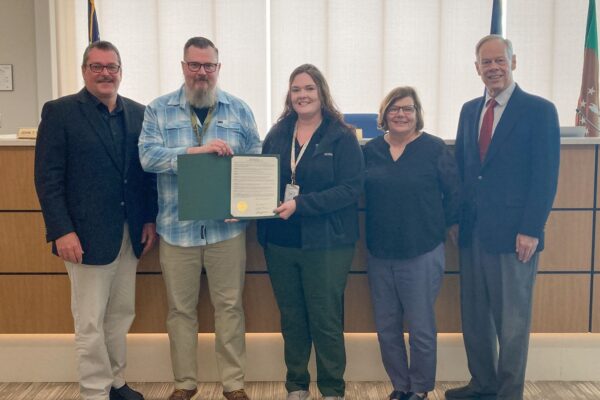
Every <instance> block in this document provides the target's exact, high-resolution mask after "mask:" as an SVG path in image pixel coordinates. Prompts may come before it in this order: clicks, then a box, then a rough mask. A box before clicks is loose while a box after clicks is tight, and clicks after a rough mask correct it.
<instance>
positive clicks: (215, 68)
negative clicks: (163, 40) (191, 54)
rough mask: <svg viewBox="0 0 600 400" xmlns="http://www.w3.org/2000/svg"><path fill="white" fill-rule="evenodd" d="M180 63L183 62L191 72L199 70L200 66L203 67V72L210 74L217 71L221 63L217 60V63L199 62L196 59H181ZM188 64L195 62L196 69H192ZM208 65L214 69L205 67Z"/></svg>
mask: <svg viewBox="0 0 600 400" xmlns="http://www.w3.org/2000/svg"><path fill="white" fill-rule="evenodd" d="M182 63H184V64H185V66H186V67H187V69H188V70H190V71H191V72H200V70H201V69H202V68H204V72H206V73H207V74H212V73H215V72H217V69H219V66H220V65H221V63H219V62H217V63H199V62H197V61H182ZM190 64H196V65H198V69H192V68H191V67H190ZM208 65H211V66H214V69H213V68H212V67H211V68H210V70H209V69H206V67H207V66H208Z"/></svg>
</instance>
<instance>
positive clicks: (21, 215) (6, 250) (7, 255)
mask: <svg viewBox="0 0 600 400" xmlns="http://www.w3.org/2000/svg"><path fill="white" fill-rule="evenodd" d="M0 149H1V147H0ZM0 197H1V196H0ZM0 227H1V228H0V272H17V273H18V272H66V270H65V265H64V263H63V262H62V261H61V260H60V259H59V258H58V257H56V256H54V255H52V252H51V245H50V244H49V243H46V238H45V228H44V220H43V218H42V214H41V212H0Z"/></svg>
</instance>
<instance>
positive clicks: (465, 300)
mask: <svg viewBox="0 0 600 400" xmlns="http://www.w3.org/2000/svg"><path fill="white" fill-rule="evenodd" d="M476 55H477V61H476V62H475V66H476V69H477V73H478V74H479V76H480V77H481V79H482V80H483V83H484V84H485V86H486V94H485V96H484V97H480V98H476V99H474V100H471V101H469V102H467V103H465V104H464V106H463V108H462V111H461V114H460V120H459V124H458V133H457V138H456V159H457V162H458V166H459V171H460V174H461V178H462V193H461V217H460V224H459V227H460V231H459V245H460V279H461V281H460V282H461V312H462V327H463V337H464V342H465V348H466V351H467V358H468V364H469V371H470V373H471V376H472V378H471V381H470V382H469V384H468V385H467V386H465V387H461V388H457V389H451V390H448V391H446V398H447V399H496V398H497V399H503V400H508V399H510V400H520V399H522V398H523V387H524V380H525V367H526V363H527V349H528V343H529V330H530V325H531V306H532V295H533V286H534V282H535V276H536V272H537V263H538V255H539V252H540V251H542V250H543V248H544V225H545V223H546V219H547V218H548V214H549V213H550V210H551V208H552V202H553V201H554V195H555V193H556V185H557V180H558V166H559V152H560V137H559V125H558V116H557V112H556V108H555V107H554V105H553V104H552V103H550V102H549V101H547V100H545V99H542V98H541V97H537V96H533V95H531V94H528V93H526V92H524V91H523V90H521V88H520V87H519V86H518V85H516V83H515V82H514V81H513V78H512V71H513V70H514V69H515V67H516V58H515V56H514V54H513V51H512V44H511V42H510V41H509V40H506V39H503V38H502V37H501V36H498V35H489V36H486V37H484V38H483V39H481V40H480V41H479V43H478V44H477V47H476ZM497 343H498V344H499V346H498V345H497Z"/></svg>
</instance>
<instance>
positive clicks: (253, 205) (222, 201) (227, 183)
mask: <svg viewBox="0 0 600 400" xmlns="http://www.w3.org/2000/svg"><path fill="white" fill-rule="evenodd" d="M177 163H178V177H177V182H178V196H179V197H178V199H179V201H178V202H179V220H180V221H190V220H207V219H217V220H227V222H233V221H232V220H231V219H255V218H276V217H277V215H276V214H275V213H274V212H273V210H275V209H276V208H277V206H278V205H279V156H277V155H257V154H252V155H235V156H232V157H229V156H225V157H220V156H217V155H216V154H214V153H209V154H182V155H180V156H178V158H177Z"/></svg>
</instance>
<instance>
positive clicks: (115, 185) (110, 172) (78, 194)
mask: <svg viewBox="0 0 600 400" xmlns="http://www.w3.org/2000/svg"><path fill="white" fill-rule="evenodd" d="M121 99H122V101H123V113H124V114H123V115H124V120H125V135H126V139H125V140H126V144H125V149H126V150H125V154H124V156H125V160H124V163H123V165H120V164H119V163H118V162H117V161H116V158H115V148H114V144H113V141H112V138H111V137H109V136H107V134H106V133H105V131H104V130H103V129H100V128H99V127H100V126H102V124H105V122H104V121H103V120H102V117H101V116H100V114H99V113H98V110H97V109H96V105H95V104H94V102H93V99H92V98H90V95H89V94H88V93H87V92H86V91H85V89H83V90H81V91H80V92H79V93H77V94H74V95H70V96H65V97H62V98H60V99H58V100H54V101H49V102H47V103H46V104H45V105H44V108H43V109H42V120H41V122H40V126H39V129H38V137H37V142H36V148H35V187H36V190H37V194H38V197H39V200H40V204H41V206H42V213H43V215H44V221H45V223H46V240H47V241H49V242H50V241H55V240H56V239H58V238H59V237H61V236H63V235H65V234H67V233H69V232H76V233H77V235H78V236H79V240H80V241H81V245H82V247H83V251H84V254H83V263H84V264H92V265H104V264H109V263H111V262H112V261H114V259H115V258H116V257H117V255H118V253H119V249H120V247H121V241H122V238H123V224H124V223H125V218H126V221H127V223H128V225H129V234H130V237H131V242H132V245H133V250H134V252H135V255H136V256H137V257H139V256H140V254H141V252H142V249H143V245H142V244H141V243H140V241H141V235H142V227H143V225H144V224H145V223H148V222H155V220H156V214H157V211H158V207H157V202H156V201H157V200H156V177H155V175H154V174H149V173H145V172H144V171H143V170H142V167H141V165H140V161H139V157H138V149H137V143H138V137H139V134H140V131H141V129H142V122H143V118H144V106H143V105H141V104H139V103H136V102H134V101H133V100H129V99H126V98H124V97H121ZM52 251H53V252H54V254H56V246H55V244H54V243H53V246H52Z"/></svg>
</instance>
